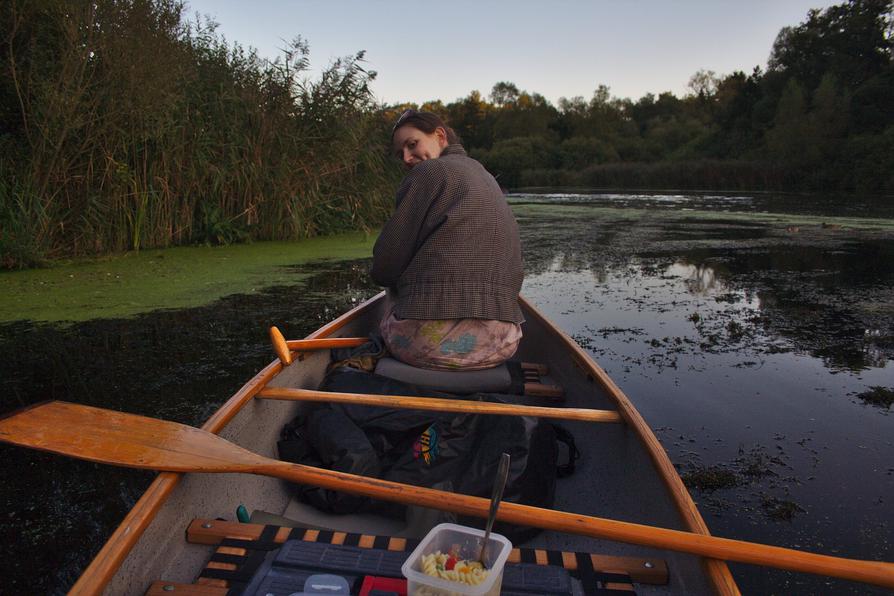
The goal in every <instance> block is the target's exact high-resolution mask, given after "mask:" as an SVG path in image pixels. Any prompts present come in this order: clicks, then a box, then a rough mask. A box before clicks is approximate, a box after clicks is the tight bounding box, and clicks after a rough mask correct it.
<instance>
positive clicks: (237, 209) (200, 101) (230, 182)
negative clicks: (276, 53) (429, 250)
mask: <svg viewBox="0 0 894 596" xmlns="http://www.w3.org/2000/svg"><path fill="white" fill-rule="evenodd" d="M2 10H3V14H2V27H3V30H2V37H0V39H2V41H3V43H2V47H0V62H2V68H3V75H2V80H0V113H2V119H3V129H2V130H0V176H2V178H0V224H2V227H0V266H4V267H22V266H33V265H35V264H38V263H40V262H41V261H43V260H44V259H48V258H54V257H59V256H76V255H92V254H103V253H110V252H118V251H125V250H139V249H143V248H155V247H167V246H172V245H178V244H185V243H192V242H212V243H225V242H234V241H242V240H249V239H285V238H302V237H307V236H313V235H317V234H327V233H332V232H337V231H341V230H346V229H357V228H364V227H374V226H376V225H378V224H379V223H381V222H382V221H383V220H384V219H385V217H387V214H388V211H389V209H390V206H391V196H392V191H393V183H394V176H395V172H394V167H393V165H392V164H388V163H387V162H386V155H385V152H384V150H383V146H382V142H383V139H385V138H387V132H386V129H385V126H386V124H385V123H384V122H383V120H382V119H381V116H379V115H378V114H379V111H378V110H376V109H375V106H374V104H373V98H372V95H371V93H370V90H369V83H370V80H371V79H372V78H373V77H374V76H375V74H374V73H371V72H368V71H367V70H365V69H364V66H363V64H364V63H363V54H362V53H359V54H356V55H354V56H349V57H347V58H344V59H342V60H339V61H336V62H334V63H332V64H330V65H329V67H328V68H327V69H326V70H325V71H324V72H323V73H322V74H321V75H319V76H317V77H313V78H312V79H311V78H309V77H308V68H309V48H308V46H307V44H306V43H305V42H304V41H302V40H301V39H300V38H298V39H296V40H295V41H293V42H292V43H290V44H289V45H288V47H287V49H286V50H285V51H284V52H283V55H282V56H281V57H280V58H279V59H278V60H277V61H275V62H269V61H267V60H262V59H260V58H259V57H258V56H257V55H256V54H255V53H254V52H253V51H250V50H245V49H244V48H242V47H240V46H239V45H233V44H227V43H226V42H225V41H224V40H223V38H222V37H221V36H219V35H217V34H216V33H215V31H214V25H213V24H209V23H206V22H201V21H198V22H190V21H188V20H187V19H186V18H185V16H184V14H183V5H182V3H180V2H178V1H176V0H94V1H90V2H87V1H76V2H69V1H65V0H41V1H37V2H33V1H29V0H11V1H10V2H6V3H4V7H3V9H2Z"/></svg>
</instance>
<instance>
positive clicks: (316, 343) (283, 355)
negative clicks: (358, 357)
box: [270, 325, 369, 366]
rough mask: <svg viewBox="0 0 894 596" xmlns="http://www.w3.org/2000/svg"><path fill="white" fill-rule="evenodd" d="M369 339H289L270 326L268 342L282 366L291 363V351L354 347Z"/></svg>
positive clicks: (276, 328)
mask: <svg viewBox="0 0 894 596" xmlns="http://www.w3.org/2000/svg"><path fill="white" fill-rule="evenodd" d="M368 341H369V339H368V338H366V337H332V338H328V337H327V338H322V339H289V340H287V339H286V338H285V337H284V336H283V334H282V332H281V331H280V330H279V328H278V327H276V326H275V325H274V326H273V327H271V328H270V343H272V344H273V351H274V352H276V357H277V358H279V360H280V362H282V364H283V366H288V365H290V364H292V352H306V351H309V350H330V349H333V348H356V347H357V346H362V345H363V344H365V343H367V342H368Z"/></svg>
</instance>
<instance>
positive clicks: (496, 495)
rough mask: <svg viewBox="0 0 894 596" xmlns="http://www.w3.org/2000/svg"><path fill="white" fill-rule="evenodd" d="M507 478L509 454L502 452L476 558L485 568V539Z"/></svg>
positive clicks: (488, 535) (491, 525) (487, 537)
mask: <svg viewBox="0 0 894 596" xmlns="http://www.w3.org/2000/svg"><path fill="white" fill-rule="evenodd" d="M507 478H509V454H508V453H504V454H503V455H502V456H500V465H499V467H498V468H497V477H496V478H495V479H494V490H493V493H492V494H491V496H490V511H489V512H488V514H487V525H486V526H485V528H484V542H482V543H481V552H480V553H478V560H479V561H481V565H482V566H483V567H484V568H485V569H487V563H486V562H485V560H484V554H485V550H486V549H487V541H488V539H490V530H491V528H493V527H494V519H495V518H496V517H497V509H499V507H500V499H502V498H503V489H504V488H506V479H507Z"/></svg>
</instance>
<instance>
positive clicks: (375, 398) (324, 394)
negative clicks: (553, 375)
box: [256, 387, 622, 422]
mask: <svg viewBox="0 0 894 596" xmlns="http://www.w3.org/2000/svg"><path fill="white" fill-rule="evenodd" d="M256 397H260V398H265V399H280V400H294V401H316V402H331V403H343V404H361V405H365V406H382V407H387V408H406V409H409V410H427V411H432V412H460V413H463V414H502V415H504V416H507V415H508V416H536V417H539V418H555V419H559V420H583V421H586V422H622V420H621V415H620V414H618V413H617V412H613V411H611V410H588V409H585V408H545V407H541V406H525V405H519V404H503V403H495V402H486V401H472V400H463V399H441V398H435V397H413V396H406V395H370V394H366V393H336V392H332V391H314V390H312V389H287V388H284V387H267V388H266V389H262V390H261V391H259V392H258V394H257V396H256Z"/></svg>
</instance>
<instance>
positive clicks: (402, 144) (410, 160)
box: [394, 124, 447, 169]
mask: <svg viewBox="0 0 894 596" xmlns="http://www.w3.org/2000/svg"><path fill="white" fill-rule="evenodd" d="M446 146H447V131H445V130H444V129H443V128H441V127H438V128H436V129H435V132H433V133H425V132H422V131H421V130H419V129H418V128H415V127H414V126H412V125H410V124H407V125H406V126H401V127H400V128H398V129H397V130H396V131H394V154H395V156H397V158H398V159H399V160H401V161H402V162H403V164H404V166H406V167H407V169H410V168H412V167H413V166H415V165H416V164H418V163H421V162H423V161H425V160H427V159H437V158H438V157H439V156H440V155H441V151H442V150H443V149H444V147H446Z"/></svg>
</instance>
